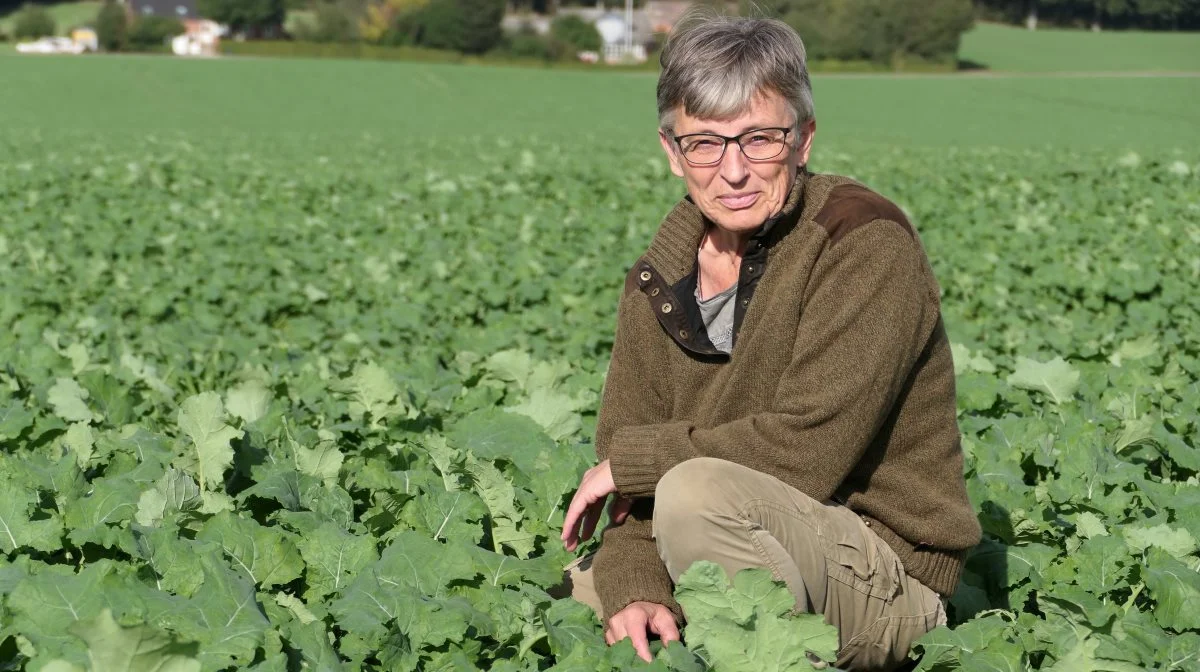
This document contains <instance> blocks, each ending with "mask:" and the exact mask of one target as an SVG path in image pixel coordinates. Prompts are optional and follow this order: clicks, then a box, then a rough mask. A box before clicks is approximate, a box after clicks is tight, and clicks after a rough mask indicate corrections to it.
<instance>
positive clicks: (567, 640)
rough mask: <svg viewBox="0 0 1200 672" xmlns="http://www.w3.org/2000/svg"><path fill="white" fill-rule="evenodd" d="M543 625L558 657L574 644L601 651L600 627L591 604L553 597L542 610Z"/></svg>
mask: <svg viewBox="0 0 1200 672" xmlns="http://www.w3.org/2000/svg"><path fill="white" fill-rule="evenodd" d="M542 625H543V627H545V628H546V634H547V636H548V638H549V642H550V650H551V651H552V652H553V653H554V655H555V657H557V658H559V659H563V658H566V657H567V656H568V655H570V653H571V652H572V651H574V650H575V649H577V648H580V647H582V648H584V649H587V650H590V651H603V650H604V646H605V642H604V635H603V628H602V627H601V626H600V621H599V620H597V618H596V612H595V611H593V610H592V608H591V607H588V606H586V605H584V604H583V603H581V602H576V601H575V600H572V599H564V600H556V601H555V602H554V603H552V604H551V605H550V607H549V608H548V609H546V610H545V611H544V612H542Z"/></svg>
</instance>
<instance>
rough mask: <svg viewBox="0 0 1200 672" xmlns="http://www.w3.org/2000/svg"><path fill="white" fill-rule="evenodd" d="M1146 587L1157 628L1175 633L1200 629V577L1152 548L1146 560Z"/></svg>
mask: <svg viewBox="0 0 1200 672" xmlns="http://www.w3.org/2000/svg"><path fill="white" fill-rule="evenodd" d="M1147 559H1148V565H1149V567H1148V568H1147V569H1146V570H1145V581H1146V586H1147V587H1148V588H1149V589H1150V595H1151V596H1153V597H1154V600H1155V602H1157V604H1156V605H1155V607H1154V617H1155V619H1157V620H1158V623H1159V625H1161V626H1162V627H1164V628H1170V629H1172V630H1175V631H1177V632H1183V631H1184V630H1197V629H1200V573H1198V572H1196V570H1194V569H1191V568H1190V567H1188V566H1187V565H1184V564H1183V563H1182V562H1179V561H1178V560H1176V559H1175V558H1172V557H1171V556H1170V555H1167V554H1166V553H1165V552H1163V551H1161V550H1159V549H1157V548H1155V549H1152V550H1151V551H1150V553H1149V555H1148V557H1147Z"/></svg>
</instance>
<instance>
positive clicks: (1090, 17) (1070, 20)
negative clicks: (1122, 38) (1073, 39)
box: [979, 0, 1200, 30]
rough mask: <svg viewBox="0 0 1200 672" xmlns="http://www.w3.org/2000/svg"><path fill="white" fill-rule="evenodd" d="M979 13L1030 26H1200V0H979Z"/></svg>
mask: <svg viewBox="0 0 1200 672" xmlns="http://www.w3.org/2000/svg"><path fill="white" fill-rule="evenodd" d="M979 8H980V13H981V14H982V15H984V16H985V17H988V18H995V19H1000V20H1004V21H1008V22H1010V23H1023V24H1025V25H1026V26H1027V27H1029V28H1036V27H1037V26H1038V25H1044V24H1050V25H1055V26H1070V27H1089V28H1091V29H1093V30H1101V29H1109V28H1141V29H1149V30H1196V29H1200V0H979Z"/></svg>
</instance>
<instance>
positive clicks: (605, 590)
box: [596, 572, 683, 624]
mask: <svg viewBox="0 0 1200 672" xmlns="http://www.w3.org/2000/svg"><path fill="white" fill-rule="evenodd" d="M657 579H658V577H656V576H653V575H649V574H643V573H638V572H630V573H628V574H624V575H622V577H621V582H620V584H619V585H617V586H605V587H601V586H600V585H599V584H597V586H596V594H597V595H598V596H599V597H600V606H602V607H604V619H603V620H604V622H605V623H607V622H608V619H610V618H612V617H613V615H614V614H616V613H617V612H619V611H621V610H622V609H624V608H625V607H628V606H629V605H630V604H633V603H634V602H653V603H654V604H661V605H663V606H664V607H666V608H667V609H670V610H671V613H672V614H674V615H675V622H676V623H681V624H682V623H683V609H682V608H681V607H680V606H679V603H678V602H676V601H675V596H674V595H673V594H672V593H671V584H670V583H669V582H668V583H666V584H663V583H662V582H661V581H659V580H657Z"/></svg>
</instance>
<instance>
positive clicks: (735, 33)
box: [658, 9, 814, 130]
mask: <svg viewBox="0 0 1200 672" xmlns="http://www.w3.org/2000/svg"><path fill="white" fill-rule="evenodd" d="M659 62H660V63H661V64H662V74H661V75H659V78H658V125H659V127H660V128H663V129H666V130H670V129H673V127H674V124H675V111H676V110H677V109H678V108H679V107H680V106H681V105H682V106H683V109H684V111H686V112H687V113H688V114H690V115H692V116H694V117H700V118H702V119H729V118H732V117H736V116H738V115H739V114H742V113H743V112H745V111H746V110H748V109H749V108H750V105H751V103H752V101H753V100H754V98H755V96H757V95H759V94H761V93H763V92H766V91H774V92H776V93H778V94H779V95H781V96H783V97H784V98H785V99H786V100H787V101H788V103H789V104H790V105H791V107H792V111H793V112H795V113H796V120H795V123H796V125H801V124H804V123H805V122H807V121H809V120H810V119H812V118H813V114H814V112H813V100H812V82H811V81H810V80H809V77H808V65H807V63H806V62H805V53H804V42H803V41H802V40H801V39H800V36H799V35H798V34H796V31H795V30H794V29H793V28H792V27H791V26H789V25H787V24H786V23H784V22H782V21H779V20H778V19H769V18H757V17H740V16H722V15H719V14H716V13H714V12H711V11H704V10H702V9H701V10H699V11H697V10H693V11H690V12H689V13H688V14H687V15H686V16H685V17H684V18H683V19H681V20H680V22H679V23H678V24H676V26H675V29H674V30H673V31H672V32H671V35H670V36H669V37H668V39H667V44H666V46H665V47H664V48H663V51H662V55H661V57H660V58H659Z"/></svg>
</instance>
